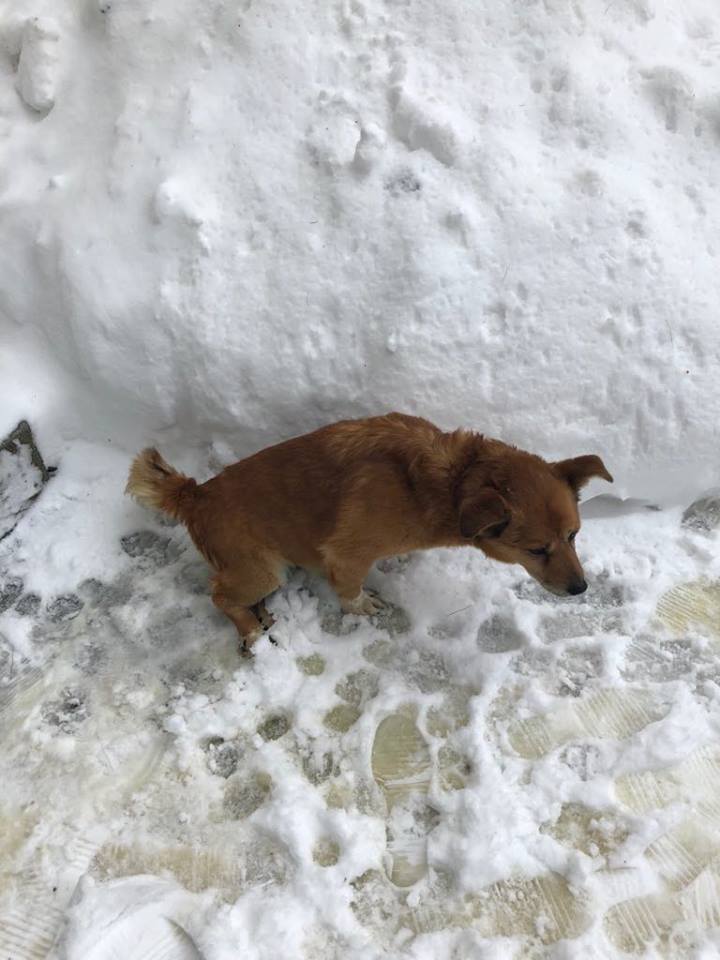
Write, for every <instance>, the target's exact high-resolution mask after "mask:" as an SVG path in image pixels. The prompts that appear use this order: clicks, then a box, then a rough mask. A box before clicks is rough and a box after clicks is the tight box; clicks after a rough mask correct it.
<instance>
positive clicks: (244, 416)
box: [0, 0, 720, 496]
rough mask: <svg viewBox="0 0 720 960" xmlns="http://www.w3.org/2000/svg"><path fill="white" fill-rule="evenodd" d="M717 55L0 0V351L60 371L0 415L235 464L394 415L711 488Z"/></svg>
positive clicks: (359, 10) (358, 8)
mask: <svg viewBox="0 0 720 960" xmlns="http://www.w3.org/2000/svg"><path fill="white" fill-rule="evenodd" d="M717 35H718V21H717V11H716V9H715V7H714V5H712V4H711V3H710V2H709V0H689V2H688V3H686V4H684V5H683V8H682V10H679V9H677V8H675V7H672V6H667V5H665V6H662V5H656V4H654V3H652V2H650V0H639V2H637V3H631V4H618V5H611V7H610V8H608V6H607V3H606V0H589V2H587V3H585V4H583V5H569V6H567V7H563V8H562V10H560V9H559V8H556V6H555V5H547V4H546V5H541V4H540V5H537V4H536V5H526V4H523V5H520V6H517V5H515V6H513V5H510V6H508V5H502V4H500V5H498V4H489V5H488V4H480V5H470V6H469V5H468V4H467V3H463V2H461V0H448V2H447V3H443V4H442V5H441V6H437V5H435V6H433V5H413V6H411V7H407V8H406V7H398V6H395V5H392V6H388V5H386V4H384V3H380V2H378V0H367V2H357V3H356V2H353V3H345V2H338V3H333V4H330V5H328V4H327V3H324V2H322V3H321V2H317V0H308V2H306V3H305V4H303V5H302V9H297V10H295V9H294V8H293V9H292V10H291V9H290V8H289V7H288V6H287V5H285V4H282V3H280V2H274V3H271V4H269V5H268V4H257V3H253V2H252V0H247V2H244V3H240V4H230V5H228V4H227V3H225V2H221V0H208V2H207V3H202V4H198V3H197V2H196V0H137V2H134V3H132V4H125V3H113V2H110V0H98V2H88V3H84V4H71V3H58V2H57V0H27V2H26V3H25V4H24V5H23V10H22V11H21V12H18V8H17V4H16V3H14V2H13V0H1V2H0V128H1V129H2V132H3V136H2V138H1V139H0V171H1V172H0V211H1V213H2V220H3V231H4V236H3V246H2V253H1V254H0V291H2V293H1V294H0V338H2V341H3V342H5V343H7V344H10V348H11V349H15V350H20V349H27V348H28V344H30V343H32V344H33V346H32V351H33V356H34V358H35V360H34V369H39V366H38V365H39V364H40V362H41V360H40V357H41V354H42V352H43V351H44V353H45V355H46V358H45V360H44V361H42V362H43V364H47V366H48V368H49V369H50V370H51V371H54V372H51V374H50V376H48V377H45V376H44V375H43V376H42V377H40V378H39V379H40V381H41V382H40V383H39V384H38V383H35V384H34V385H33V389H32V390H30V389H28V387H27V386H23V384H22V383H21V384H20V386H19V387H18V391H17V392H14V395H15V396H16V397H18V398H22V400H20V399H18V400H17V401H16V402H17V403H18V404H20V405H22V406H23V409H22V410H21V411H17V410H13V412H12V416H15V414H16V413H18V414H19V415H25V416H27V417H32V416H33V415H34V414H36V413H37V414H38V415H40V414H41V413H42V414H43V415H44V417H43V425H42V426H39V427H38V429H39V430H40V433H41V435H40V439H41V441H42V442H43V443H45V442H48V443H50V442H51V440H52V436H53V435H54V434H55V433H57V432H58V431H59V432H60V433H61V434H62V435H63V436H64V437H66V438H69V439H72V438H73V437H75V436H82V437H84V438H85V439H87V438H88V437H91V436H92V437H94V438H96V439H99V438H102V439H103V441H104V440H105V439H106V436H107V435H110V436H111V439H113V440H115V442H117V443H120V444H123V443H125V444H127V445H131V444H132V445H134V444H135V443H137V442H139V441H140V440H144V439H147V438H148V437H149V436H151V435H156V434H158V433H160V432H163V431H165V432H168V431H172V430H173V429H174V430H175V433H176V434H177V435H179V436H180V437H182V439H183V442H184V443H185V444H186V445H188V446H189V445H193V444H196V443H198V442H199V441H201V440H202V441H207V440H210V441H215V442H216V444H218V445H222V449H223V450H224V451H225V452H226V454H227V455H228V456H233V455H234V456H238V455H240V454H247V453H249V452H251V451H252V450H253V449H255V448H257V447H258V446H261V445H264V444H267V443H269V442H273V441H277V440H278V439H280V438H283V437H286V436H289V435H292V434H296V433H300V432H303V431H305V430H307V429H310V428H313V427H315V426H317V425H319V424H320V423H323V422H327V421H329V420H334V419H337V418H338V417H341V416H344V415H362V414H366V413H371V412H372V413H377V412H380V411H384V410H387V409H389V408H396V409H402V410H408V411H410V412H419V413H422V414H424V415H427V416H429V417H431V418H433V419H436V420H437V421H438V422H440V423H441V424H443V425H445V426H455V425H457V424H463V425H472V426H476V427H477V428H478V429H481V430H483V431H485V432H487V433H490V434H493V435H498V436H501V437H503V438H505V439H508V440H511V441H515V442H517V443H519V444H521V445H523V446H526V447H528V448H531V449H533V450H537V451H538V452H541V453H545V454H546V455H548V456H555V455H557V456H560V455H570V454H578V453H584V452H590V451H597V452H598V453H600V454H602V455H603V456H604V458H605V459H606V462H607V463H608V464H609V465H610V467H611V469H612V472H613V473H614V474H615V475H616V477H618V490H619V492H620V493H635V494H638V495H642V496H672V495H677V494H679V493H680V492H683V493H684V492H685V491H686V490H692V491H695V490H699V489H701V488H703V487H705V486H709V485H710V484H711V483H712V482H713V480H715V479H716V476H717V470H718V468H719V467H720V446H719V445H718V444H717V443H712V444H709V443H708V437H709V436H714V435H715V433H716V425H717V422H718V415H719V413H720V410H719V409H718V402H717V396H718V394H717V390H716V386H715V384H716V372H715V369H714V368H715V364H716V363H717V357H718V352H719V350H720V327H718V324H717V298H716V297H715V295H714V291H715V287H716V283H715V278H716V275H717V264H716V258H717V255H718V249H717V244H716V243H715V240H714V237H713V229H712V225H713V224H715V223H717V221H718V217H719V215H720V199H719V198H720V191H718V189H717V186H718V184H717V176H718V175H717V164H716V162H715V160H716V156H717V150H718V124H717V116H718V113H717V103H718V95H719V94H720V88H719V87H718V80H717V75H716V72H715V71H713V70H711V69H709V66H710V65H711V64H712V63H713V62H714V60H713V57H714V49H715V45H716V44H717V39H716V38H717ZM42 344H45V346H44V347H43V346H42ZM11 372H12V371H11ZM8 375H9V374H8ZM68 375H69V377H70V380H71V382H72V383H73V384H74V387H73V391H71V392H72V393H73V395H72V396H71V395H70V393H68V395H67V396H61V399H60V402H59V404H52V403H50V402H49V400H48V396H49V394H50V393H51V392H52V383H54V382H57V381H58V380H59V379H60V378H62V377H63V376H68ZM15 376H16V377H17V376H18V375H17V372H16V373H15ZM18 379H23V378H21V377H18ZM82 390H85V391H86V392H85V393H84V394H82V395H81V396H80V397H79V398H78V396H77V393H78V391H82ZM90 400H91V402H90ZM49 408H50V409H49ZM7 416H11V414H10V413H8V414H7ZM3 426H7V427H9V426H11V423H8V424H5V425H4V424H3V423H2V422H0V432H1V430H2V428H3ZM43 430H44V431H45V434H43V433H42V431H43ZM680 438H682V451H681V455H678V443H679V440H680Z"/></svg>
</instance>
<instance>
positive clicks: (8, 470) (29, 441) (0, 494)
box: [0, 420, 49, 540]
mask: <svg viewBox="0 0 720 960" xmlns="http://www.w3.org/2000/svg"><path fill="white" fill-rule="evenodd" d="M48 477H49V473H48V470H47V468H46V466H45V464H44V463H43V459H42V457H41V456H40V451H39V450H38V448H37V446H36V445H35V441H34V440H33V435H32V431H31V430H30V426H29V425H28V424H27V423H26V422H25V421H24V420H23V421H21V422H20V423H19V424H18V425H17V427H16V428H15V429H14V430H13V432H12V433H11V434H10V435H9V436H8V437H6V438H5V439H4V440H3V441H2V442H1V443H0V540H2V538H3V537H6V536H7V535H8V534H9V533H10V532H11V531H12V530H13V529H14V528H15V526H16V524H17V522H18V520H19V519H20V517H21V516H22V515H23V514H24V513H25V511H26V510H28V508H29V507H30V505H31V504H32V502H33V500H35V498H36V497H37V496H39V494H40V492H41V491H42V488H43V487H44V486H45V484H46V483H47V481H48Z"/></svg>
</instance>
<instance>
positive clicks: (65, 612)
mask: <svg viewBox="0 0 720 960" xmlns="http://www.w3.org/2000/svg"><path fill="white" fill-rule="evenodd" d="M84 606H85V604H84V603H83V602H82V600H81V599H80V597H78V596H76V595H75V594H74V593H68V594H65V596H61V597H55V599H54V600H51V601H50V603H49V604H48V605H47V615H48V619H49V620H50V622H51V623H60V622H61V621H63V620H72V619H73V617H76V616H77V615H78V614H79V613H80V611H81V610H82V608H83V607H84Z"/></svg>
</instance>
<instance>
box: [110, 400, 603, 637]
mask: <svg viewBox="0 0 720 960" xmlns="http://www.w3.org/2000/svg"><path fill="white" fill-rule="evenodd" d="M591 477H603V478H604V479H606V480H609V481H612V477H611V476H610V474H609V473H608V471H607V470H606V469H605V466H604V464H603V462H602V460H601V459H600V458H599V457H597V456H584V457H577V458H574V459H571V460H564V461H560V462H557V463H548V462H546V461H545V460H542V459H541V458H540V457H537V456H535V455H534V454H530V453H525V452H524V451H522V450H518V449H517V448H515V447H511V446H508V445H507V444H505V443H502V442H501V441H499V440H491V439H487V438H485V437H483V436H481V435H479V434H477V433H471V432H469V431H466V430H456V431H454V432H453V433H444V432H443V431H441V430H440V429H439V428H438V427H435V426H434V425H433V424H431V423H429V422H428V421H427V420H423V419H421V418H419V417H411V416H406V415H404V414H400V413H391V414H388V415H387V416H383V417H371V418H368V419H365V420H345V421H341V422H339V423H335V424H331V425H330V426H327V427H322V428H321V429H320V430H316V431H314V432H313V433H309V434H306V435H305V436H302V437H296V438H294V439H292V440H287V441H285V442H284V443H279V444H277V445H276V446H273V447H268V448H267V449H265V450H261V451H260V452H259V453H256V454H254V455H253V456H251V457H248V458H247V459H245V460H241V461H240V462H239V463H235V464H233V465H232V466H230V467H226V469H225V470H223V471H222V472H221V473H220V474H218V475H217V476H216V477H213V478H212V479H211V480H208V481H207V483H202V484H197V483H196V482H195V480H193V479H191V478H189V477H185V476H183V475H182V474H180V473H178V472H177V471H176V470H174V469H173V468H172V467H171V466H169V465H168V464H167V463H166V462H165V461H164V460H163V458H162V457H161V456H160V454H159V453H158V452H157V450H153V449H149V450H144V451H143V452H142V453H141V454H139V455H138V457H137V458H136V459H135V461H134V462H133V465H132V467H131V470H130V476H129V479H128V484H127V492H128V493H130V494H131V495H132V496H133V497H135V498H136V499H137V500H138V501H139V502H140V503H142V504H144V505H146V506H149V507H153V508H155V509H159V510H162V511H164V512H166V513H168V514H170V515H171V516H173V517H176V518H178V519H180V520H181V521H182V522H183V523H184V524H185V525H186V527H187V529H188V531H189V533H190V536H191V537H192V539H193V541H194V543H195V544H196V546H197V547H198V549H199V550H200V552H201V553H202V554H203V556H204V557H205V558H206V560H207V561H208V563H209V564H210V565H211V566H212V567H213V568H214V570H215V576H214V578H213V594H212V596H213V601H214V602H215V604H216V605H217V607H218V608H219V609H220V610H222V611H223V612H224V613H225V614H227V616H228V617H229V618H230V619H231V620H232V621H233V623H234V624H235V626H236V627H237V629H238V632H239V634H240V637H241V639H242V641H243V644H244V645H245V646H246V647H249V646H250V645H252V643H253V642H254V640H255V639H256V638H257V637H258V636H259V634H260V633H261V632H262V627H261V624H260V622H259V620H258V618H257V616H256V613H255V612H254V611H253V608H254V607H256V605H258V604H259V603H260V601H262V599H263V598H264V597H266V596H267V595H268V594H270V593H271V592H272V591H273V590H275V588H276V587H277V586H278V585H279V582H280V578H281V576H282V573H283V571H284V569H285V568H286V567H287V566H288V565H296V566H300V567H305V568H307V569H310V570H318V571H321V572H323V573H324V574H325V575H326V576H327V578H328V580H329V581H330V583H331V584H332V585H333V587H334V589H335V591H336V593H337V595H338V597H339V599H340V603H341V605H342V607H343V609H344V610H345V611H347V612H352V613H372V612H373V611H374V610H375V609H376V608H377V604H378V602H377V601H376V600H375V599H374V598H373V597H372V596H370V595H368V594H366V593H365V592H364V591H363V583H364V581H365V577H366V575H367V573H368V571H369V569H370V567H371V566H372V564H373V563H374V562H375V561H376V560H378V559H380V558H381V557H388V556H392V555H395V554H400V553H408V552H409V551H411V550H425V549H429V548H431V547H455V546H475V547H478V548H479V549H481V550H482V551H483V552H484V553H485V554H487V556H489V557H492V558H494V559H496V560H500V561H502V562H504V563H520V564H522V566H523V567H525V569H526V570H527V571H528V573H530V575H531V576H533V577H534V578H535V579H536V580H538V581H539V582H540V583H541V584H543V586H545V587H546V588H547V589H549V590H552V591H554V592H556V593H562V594H565V593H581V592H582V591H583V590H584V589H585V586H586V584H585V580H584V578H583V572H582V568H581V566H580V562H579V561H578V558H577V555H576V553H575V548H574V543H573V541H574V534H575V533H576V532H577V530H578V528H579V526H580V520H579V516H578V509H577V496H578V491H579V490H580V488H581V487H582V486H583V485H584V484H585V483H587V481H588V480H589V479H590V478H591ZM530 551H535V552H534V553H533V552H530ZM538 551H544V552H543V553H542V554H539V553H538Z"/></svg>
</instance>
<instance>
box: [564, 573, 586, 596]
mask: <svg viewBox="0 0 720 960" xmlns="http://www.w3.org/2000/svg"><path fill="white" fill-rule="evenodd" d="M586 590H587V581H586V580H583V579H582V577H578V579H577V580H573V581H572V582H571V583H569V584H568V588H567V592H568V593H569V594H570V595H571V596H573V597H577V596H578V595H579V594H581V593H585V591H586Z"/></svg>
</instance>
